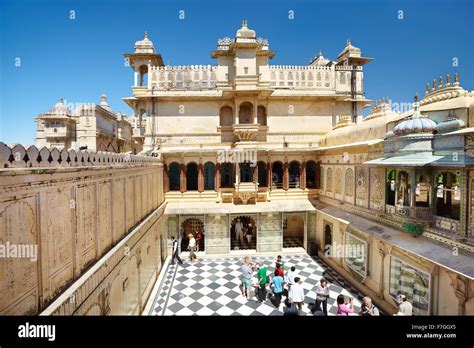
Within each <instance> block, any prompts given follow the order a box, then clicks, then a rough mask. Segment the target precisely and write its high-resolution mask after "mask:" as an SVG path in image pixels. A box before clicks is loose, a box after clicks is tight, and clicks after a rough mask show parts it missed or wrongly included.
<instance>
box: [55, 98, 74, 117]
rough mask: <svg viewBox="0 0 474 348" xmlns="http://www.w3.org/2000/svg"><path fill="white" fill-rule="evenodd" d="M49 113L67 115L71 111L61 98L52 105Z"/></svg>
mask: <svg viewBox="0 0 474 348" xmlns="http://www.w3.org/2000/svg"><path fill="white" fill-rule="evenodd" d="M51 113H52V114H55V115H69V114H70V113H71V111H70V110H69V108H68V107H67V106H66V104H64V100H63V98H61V99H59V102H57V103H56V104H54V106H53V108H52V109H51Z"/></svg>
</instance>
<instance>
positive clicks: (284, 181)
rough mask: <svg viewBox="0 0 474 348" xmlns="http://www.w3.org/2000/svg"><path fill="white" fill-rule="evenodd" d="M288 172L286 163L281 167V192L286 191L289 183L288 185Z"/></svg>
mask: <svg viewBox="0 0 474 348" xmlns="http://www.w3.org/2000/svg"><path fill="white" fill-rule="evenodd" d="M289 176H290V175H289V172H288V162H285V164H284V165H283V190H285V191H286V190H288V188H289V186H290V183H289V180H290V178H289Z"/></svg>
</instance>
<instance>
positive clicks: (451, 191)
mask: <svg viewBox="0 0 474 348" xmlns="http://www.w3.org/2000/svg"><path fill="white" fill-rule="evenodd" d="M460 181H461V176H460V174H455V173H452V172H443V173H441V174H439V175H437V177H436V215H437V216H442V217H446V218H449V219H454V220H459V217H460V211H461V187H460Z"/></svg>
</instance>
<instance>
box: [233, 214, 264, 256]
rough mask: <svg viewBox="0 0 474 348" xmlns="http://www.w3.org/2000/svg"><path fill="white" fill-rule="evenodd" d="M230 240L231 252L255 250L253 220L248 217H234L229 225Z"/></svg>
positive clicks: (255, 232) (255, 229)
mask: <svg viewBox="0 0 474 348" xmlns="http://www.w3.org/2000/svg"><path fill="white" fill-rule="evenodd" d="M239 230H240V233H239ZM230 240H231V242H230V247H231V250H257V224H256V221H255V218H254V217H252V216H248V215H241V216H235V217H234V218H233V219H232V222H231V224H230Z"/></svg>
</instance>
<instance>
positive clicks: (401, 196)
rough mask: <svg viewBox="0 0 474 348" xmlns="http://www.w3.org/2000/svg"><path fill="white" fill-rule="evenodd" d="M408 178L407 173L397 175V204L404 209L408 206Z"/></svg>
mask: <svg viewBox="0 0 474 348" xmlns="http://www.w3.org/2000/svg"><path fill="white" fill-rule="evenodd" d="M409 180H410V176H409V175H408V173H407V172H404V171H402V172H399V173H398V182H397V188H398V195H397V204H398V205H403V206H405V207H408V206H410V181H409Z"/></svg>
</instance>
